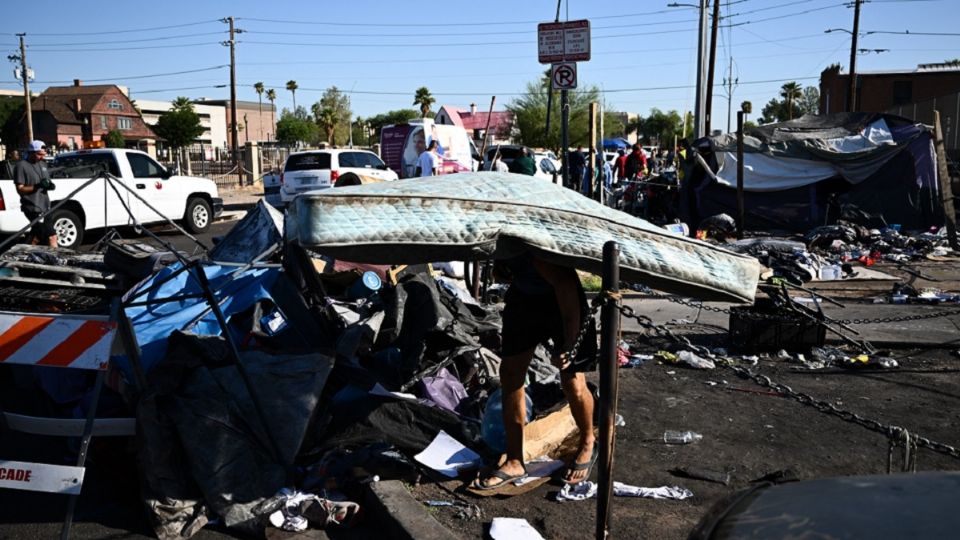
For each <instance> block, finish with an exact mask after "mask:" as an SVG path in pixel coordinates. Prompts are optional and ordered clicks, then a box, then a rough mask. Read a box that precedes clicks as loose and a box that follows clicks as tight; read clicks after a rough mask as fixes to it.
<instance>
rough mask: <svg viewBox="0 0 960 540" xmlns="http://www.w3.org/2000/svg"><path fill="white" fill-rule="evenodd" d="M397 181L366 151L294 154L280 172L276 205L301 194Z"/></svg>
mask: <svg viewBox="0 0 960 540" xmlns="http://www.w3.org/2000/svg"><path fill="white" fill-rule="evenodd" d="M397 178H398V177H397V173H395V172H393V171H391V170H390V169H389V168H388V167H387V165H386V164H385V163H384V162H383V160H381V159H380V158H379V157H378V156H377V155H376V154H374V153H373V152H370V151H368V150H357V149H341V150H308V151H306V152H295V153H293V154H290V155H289V156H288V157H287V160H286V161H285V162H284V164H283V172H281V173H280V202H281V204H282V205H284V206H285V205H287V204H290V201H292V200H293V199H294V198H295V197H296V196H297V195H299V194H301V193H303V192H305V191H313V190H315V189H326V188H329V187H342V186H356V185H360V184H366V183H373V182H392V181H394V180H396V179H397Z"/></svg>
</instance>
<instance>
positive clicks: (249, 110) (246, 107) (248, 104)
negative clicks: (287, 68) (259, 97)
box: [193, 98, 277, 148]
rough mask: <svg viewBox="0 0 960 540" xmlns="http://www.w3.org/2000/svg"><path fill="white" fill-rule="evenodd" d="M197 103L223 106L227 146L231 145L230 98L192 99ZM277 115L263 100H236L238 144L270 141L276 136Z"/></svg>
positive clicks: (241, 145)
mask: <svg viewBox="0 0 960 540" xmlns="http://www.w3.org/2000/svg"><path fill="white" fill-rule="evenodd" d="M193 102H194V103H195V104H199V105H211V106H218V107H223V108H224V109H225V111H226V128H227V148H230V146H231V145H232V142H231V141H232V132H231V130H230V100H229V99H207V98H200V99H196V100H194V101H193ZM261 110H262V111H263V113H262V114H261ZM276 125H277V117H276V110H275V109H274V106H273V104H271V103H270V102H269V101H264V102H263V103H262V104H261V103H260V102H258V101H240V100H237V128H238V130H237V139H238V141H237V142H238V145H239V146H240V147H243V145H244V144H246V143H247V142H252V141H257V142H263V141H272V140H274V139H275V138H276Z"/></svg>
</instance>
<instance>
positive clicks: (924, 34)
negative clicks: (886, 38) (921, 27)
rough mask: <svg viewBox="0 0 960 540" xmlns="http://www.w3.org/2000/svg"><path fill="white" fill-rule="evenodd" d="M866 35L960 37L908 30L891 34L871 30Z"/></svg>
mask: <svg viewBox="0 0 960 540" xmlns="http://www.w3.org/2000/svg"><path fill="white" fill-rule="evenodd" d="M866 33H867V34H893V35H899V36H952V37H956V36H960V34H958V33H952V32H911V31H909V30H904V31H903V32H893V31H888V30H871V31H869V32H866Z"/></svg>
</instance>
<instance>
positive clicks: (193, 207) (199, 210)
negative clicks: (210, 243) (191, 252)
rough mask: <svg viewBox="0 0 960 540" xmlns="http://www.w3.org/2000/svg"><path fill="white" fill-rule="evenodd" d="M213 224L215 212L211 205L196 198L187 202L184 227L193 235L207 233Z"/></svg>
mask: <svg viewBox="0 0 960 540" xmlns="http://www.w3.org/2000/svg"><path fill="white" fill-rule="evenodd" d="M211 223H213V210H211V209H210V203H208V202H207V201H205V200H204V199H201V198H199V197H195V198H193V199H190V200H188V201H187V213H186V214H184V217H183V225H184V227H185V228H186V229H187V230H188V231H190V232H192V233H193V234H199V233H202V232H206V231H207V229H209V228H210V224H211Z"/></svg>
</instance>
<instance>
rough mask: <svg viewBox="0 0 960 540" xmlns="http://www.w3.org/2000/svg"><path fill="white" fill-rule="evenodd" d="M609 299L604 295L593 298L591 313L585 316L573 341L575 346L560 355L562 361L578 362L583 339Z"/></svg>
mask: <svg viewBox="0 0 960 540" xmlns="http://www.w3.org/2000/svg"><path fill="white" fill-rule="evenodd" d="M608 298H609V297H608V296H604V295H603V294H598V295H597V296H595V297H593V300H592V301H591V303H590V312H589V313H588V314H586V315H584V317H583V320H582V321H581V322H580V331H579V332H578V333H577V339H575V340H574V341H573V345H572V346H571V347H570V348H569V349H568V350H567V351H566V352H561V353H560V354H559V356H560V358H561V359H565V360H569V361H570V362H573V361H574V360H576V358H577V353H578V352H580V346H581V345H583V339H584V338H585V337H586V335H587V332H588V331H589V330H590V325H591V324H593V318H594V317H596V316H597V312H598V311H600V306H602V305H603V303H604V301H605V300H606V299H608Z"/></svg>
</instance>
